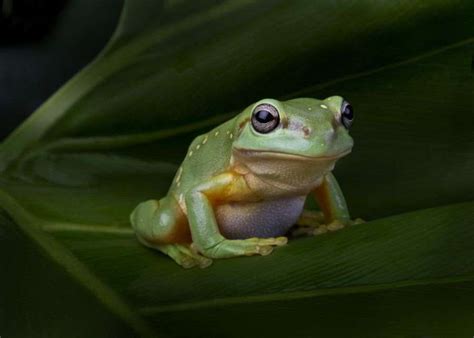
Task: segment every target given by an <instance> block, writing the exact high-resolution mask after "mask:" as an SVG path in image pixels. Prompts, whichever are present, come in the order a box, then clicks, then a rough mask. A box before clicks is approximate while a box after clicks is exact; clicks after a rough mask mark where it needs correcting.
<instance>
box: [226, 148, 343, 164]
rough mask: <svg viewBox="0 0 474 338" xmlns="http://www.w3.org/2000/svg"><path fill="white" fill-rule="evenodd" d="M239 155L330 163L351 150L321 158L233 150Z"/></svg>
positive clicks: (316, 156) (269, 151) (273, 152)
mask: <svg viewBox="0 0 474 338" xmlns="http://www.w3.org/2000/svg"><path fill="white" fill-rule="evenodd" d="M234 151H236V152H237V153H238V154H239V155H241V156H244V157H258V158H269V157H270V158H280V159H289V160H306V161H331V160H337V159H339V158H341V157H344V156H346V155H347V154H349V153H350V152H351V151H352V148H349V149H346V150H343V151H340V152H338V153H334V154H330V155H322V156H318V155H315V156H308V155H301V154H290V153H285V152H281V151H272V150H253V149H243V148H234Z"/></svg>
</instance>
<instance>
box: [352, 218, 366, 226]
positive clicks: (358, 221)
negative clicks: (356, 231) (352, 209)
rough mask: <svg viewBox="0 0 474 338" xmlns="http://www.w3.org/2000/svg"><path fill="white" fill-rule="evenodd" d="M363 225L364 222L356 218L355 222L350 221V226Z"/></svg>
mask: <svg viewBox="0 0 474 338" xmlns="http://www.w3.org/2000/svg"><path fill="white" fill-rule="evenodd" d="M362 223H365V221H364V220H363V219H362V218H356V219H355V220H353V221H351V223H350V224H351V225H357V224H362Z"/></svg>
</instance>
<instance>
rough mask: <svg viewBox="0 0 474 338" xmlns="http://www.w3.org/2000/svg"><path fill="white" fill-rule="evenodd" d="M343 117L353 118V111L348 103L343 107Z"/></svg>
mask: <svg viewBox="0 0 474 338" xmlns="http://www.w3.org/2000/svg"><path fill="white" fill-rule="evenodd" d="M343 114H344V117H345V118H347V119H349V120H352V119H353V118H354V111H353V110H352V106H351V105H350V104H348V105H347V106H346V107H345V108H344V113H343Z"/></svg>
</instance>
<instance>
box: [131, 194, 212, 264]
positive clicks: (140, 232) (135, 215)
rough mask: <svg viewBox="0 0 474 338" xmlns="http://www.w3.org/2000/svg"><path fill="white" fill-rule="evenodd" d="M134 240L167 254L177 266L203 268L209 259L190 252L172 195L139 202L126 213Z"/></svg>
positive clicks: (187, 234)
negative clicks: (134, 234)
mask: <svg viewBox="0 0 474 338" xmlns="http://www.w3.org/2000/svg"><path fill="white" fill-rule="evenodd" d="M130 221H131V223H132V227H133V229H134V230H135V233H136V235H137V238H138V240H139V241H140V242H141V243H143V244H144V245H145V246H147V247H149V248H153V249H156V250H159V251H161V252H163V253H164V254H166V255H168V256H170V257H171V258H172V259H174V260H175V261H176V263H178V264H179V265H181V266H183V267H185V268H190V267H193V266H196V265H198V266H200V267H206V266H209V265H210V264H211V263H212V261H211V260H210V259H208V258H206V257H203V256H201V255H199V254H197V253H195V252H193V251H192V250H191V249H190V247H189V244H190V243H191V233H190V230H189V226H188V222H187V218H186V215H184V213H183V211H182V210H181V207H180V206H179V204H178V203H177V201H176V200H175V199H174V198H172V197H165V198H162V199H161V200H159V201H157V200H149V201H146V202H143V203H140V204H139V205H138V206H137V207H136V208H135V210H134V211H133V212H132V214H131V215H130Z"/></svg>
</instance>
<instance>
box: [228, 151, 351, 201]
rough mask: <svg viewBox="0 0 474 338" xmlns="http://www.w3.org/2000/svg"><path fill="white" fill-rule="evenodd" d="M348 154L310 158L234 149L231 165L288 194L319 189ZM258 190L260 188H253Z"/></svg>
mask: <svg viewBox="0 0 474 338" xmlns="http://www.w3.org/2000/svg"><path fill="white" fill-rule="evenodd" d="M349 152H350V150H349V151H344V152H341V153H339V154H337V155H331V156H321V157H309V156H301V155H294V154H286V153H278V152H270V151H249V150H242V149H235V150H234V151H233V156H232V162H233V163H232V165H233V166H234V168H238V169H237V171H240V172H241V173H243V174H246V175H247V176H248V178H249V180H250V181H253V182H254V184H255V185H258V184H257V183H256V182H257V181H260V182H263V183H266V184H268V185H271V186H273V187H275V188H278V189H280V190H285V191H293V192H302V193H305V192H307V191H310V190H312V189H314V188H315V187H317V186H318V185H319V184H320V183H321V179H322V178H323V177H324V176H325V175H326V174H328V173H329V172H331V171H332V170H333V169H334V165H335V163H336V161H337V160H338V159H339V158H341V157H342V156H344V155H346V154H347V153H349ZM252 177H253V179H252ZM254 188H255V189H257V186H255V187H254Z"/></svg>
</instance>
